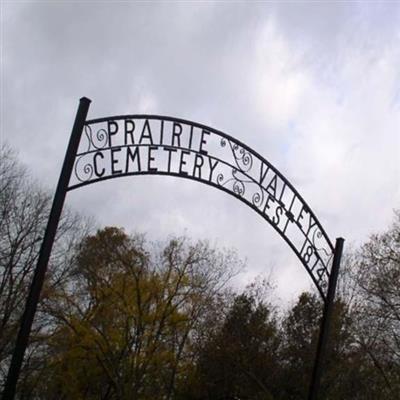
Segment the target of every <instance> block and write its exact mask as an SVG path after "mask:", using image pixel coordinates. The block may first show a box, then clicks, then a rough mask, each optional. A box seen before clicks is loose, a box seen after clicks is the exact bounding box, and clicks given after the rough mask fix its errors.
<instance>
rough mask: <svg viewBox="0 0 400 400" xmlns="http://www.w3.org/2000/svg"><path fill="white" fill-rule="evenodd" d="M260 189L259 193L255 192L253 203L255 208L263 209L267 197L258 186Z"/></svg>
mask: <svg viewBox="0 0 400 400" xmlns="http://www.w3.org/2000/svg"><path fill="white" fill-rule="evenodd" d="M258 189H259V191H257V192H255V193H254V194H253V197H252V198H251V202H252V203H253V205H254V206H256V207H261V205H262V204H263V202H264V197H265V195H264V191H263V189H262V188H261V187H260V186H258Z"/></svg>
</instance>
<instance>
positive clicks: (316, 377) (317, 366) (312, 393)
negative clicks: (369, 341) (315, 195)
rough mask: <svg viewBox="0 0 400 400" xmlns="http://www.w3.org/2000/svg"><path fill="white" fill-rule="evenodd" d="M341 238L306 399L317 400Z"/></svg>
mask: <svg viewBox="0 0 400 400" xmlns="http://www.w3.org/2000/svg"><path fill="white" fill-rule="evenodd" d="M343 243H344V239H343V238H337V239H336V244H335V252H334V255H333V262H332V269H331V275H330V277H329V286H328V294H327V297H326V301H325V305H324V313H323V315H322V321H321V328H320V332H319V338H318V346H317V353H316V356H315V362H314V369H313V373H312V378H311V384H310V390H309V393H308V400H317V398H318V397H317V396H318V391H319V386H320V381H321V374H322V368H323V364H324V358H325V353H326V345H327V342H328V336H329V329H330V323H331V319H332V312H333V305H334V300H335V292H336V283H337V278H338V275H339V267H340V260H341V258H342V252H343Z"/></svg>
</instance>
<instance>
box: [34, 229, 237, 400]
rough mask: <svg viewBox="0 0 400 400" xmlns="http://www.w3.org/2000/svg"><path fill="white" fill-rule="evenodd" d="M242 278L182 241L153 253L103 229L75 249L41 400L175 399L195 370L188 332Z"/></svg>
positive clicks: (225, 260)
mask: <svg viewBox="0 0 400 400" xmlns="http://www.w3.org/2000/svg"><path fill="white" fill-rule="evenodd" d="M237 268H241V262H240V261H239V260H238V259H237V257H236V255H235V254H234V253H233V252H225V253H222V252H218V251H216V250H215V249H212V248H211V247H210V246H209V245H208V244H207V243H205V242H198V243H195V244H191V243H190V242H188V240H186V239H183V238H177V239H172V240H170V241H169V243H168V244H167V245H166V246H161V245H158V246H155V247H151V246H149V244H148V243H147V242H146V240H145V239H144V237H143V236H139V235H135V236H128V235H126V234H125V233H124V232H123V231H122V230H121V229H118V228H105V229H103V230H99V231H98V232H97V233H96V235H93V236H88V237H87V238H86V239H85V240H84V241H83V242H82V245H81V246H80V248H79V250H78V253H77V256H76V265H75V268H74V276H73V279H72V280H71V282H70V283H69V284H68V285H66V286H65V287H63V288H59V290H58V291H57V293H55V294H54V296H53V298H52V299H49V300H48V301H47V303H46V311H47V312H48V313H49V314H50V315H52V316H53V317H54V319H55V329H54V330H53V331H52V332H51V336H50V337H49V340H48V354H49V357H48V362H47V370H46V374H45V379H42V381H41V387H40V388H39V391H38V392H37V393H38V396H39V397H40V398H42V399H46V398H54V397H57V398H65V399H79V398H85V399H91V398H96V399H98V398H103V399H132V398H134V399H171V398H173V396H174V393H175V391H176V388H177V386H179V382H180V380H185V377H186V376H187V375H188V374H189V372H190V371H189V370H190V368H191V366H192V358H193V351H192V346H191V344H192V340H193V338H194V336H195V335H194V331H195V330H196V329H197V327H198V325H200V324H201V323H202V320H203V318H204V315H205V314H206V312H207V309H208V305H209V303H210V302H212V301H213V298H214V297H215V295H216V293H218V292H220V291H221V290H222V288H223V286H224V284H225V283H226V282H227V281H228V280H229V279H230V277H231V276H232V275H233V274H234V273H235V271H236V270H237Z"/></svg>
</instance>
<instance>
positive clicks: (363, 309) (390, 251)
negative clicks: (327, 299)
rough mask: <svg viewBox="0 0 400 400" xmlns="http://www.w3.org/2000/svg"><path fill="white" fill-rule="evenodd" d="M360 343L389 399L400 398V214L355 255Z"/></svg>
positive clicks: (382, 389) (381, 388)
mask: <svg viewBox="0 0 400 400" xmlns="http://www.w3.org/2000/svg"><path fill="white" fill-rule="evenodd" d="M354 267H355V268H354V270H355V271H354V279H355V282H356V284H357V286H358V289H359V291H358V295H359V299H360V300H359V303H360V305H359V307H358V318H357V322H358V325H357V328H358V332H359V343H360V345H361V346H362V348H363V349H364V351H365V353H366V354H367V355H368V356H369V358H370V360H371V361H372V363H373V364H374V366H375V368H376V372H377V374H378V375H379V377H380V380H381V383H380V385H379V386H380V390H381V391H382V393H384V395H385V396H386V398H400V212H399V211H397V212H395V216H394V222H393V224H392V225H391V226H390V227H389V229H387V230H386V231H385V232H383V233H381V234H375V235H372V236H371V238H370V240H369V241H368V242H367V243H365V244H364V245H363V246H362V247H361V249H360V250H359V251H358V252H357V254H356V260H355V266H354Z"/></svg>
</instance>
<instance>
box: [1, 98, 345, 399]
mask: <svg viewBox="0 0 400 400" xmlns="http://www.w3.org/2000/svg"><path fill="white" fill-rule="evenodd" d="M89 105H90V100H89V99H87V98H82V99H81V100H80V105H79V109H78V112H77V115H76V119H75V123H74V126H73V129H72V133H71V138H70V142H69V145H68V149H67V153H66V156H65V160H64V164H63V167H62V171H61V175H60V179H59V182H58V186H57V189H56V194H55V197H54V201H53V206H52V209H51V213H50V217H49V221H48V225H47V228H46V232H45V236H44V239H43V243H42V247H41V250H40V254H39V259H38V264H37V267H36V270H35V274H34V277H33V281H32V285H31V289H30V293H29V296H28V299H27V302H26V307H25V311H24V315H23V318H22V322H21V326H20V330H19V333H18V337H17V342H16V347H15V351H14V354H13V358H12V361H11V364H10V369H9V373H8V377H7V381H6V386H5V390H4V397H3V398H4V399H13V398H14V393H15V388H16V383H17V380H18V375H19V371H20V368H21V365H22V360H23V356H24V352H25V348H26V346H27V343H28V338H29V334H30V330H31V326H32V322H33V318H34V314H35V311H36V307H37V303H38V300H39V296H40V291H41V287H42V284H43V280H44V276H45V272H46V268H47V263H48V260H49V257H50V253H51V248H52V245H53V242H54V237H55V233H56V230H57V226H58V222H59V218H60V214H61V211H62V207H63V204H64V200H65V196H66V193H67V192H68V191H71V190H75V189H77V188H80V187H82V186H85V185H89V184H92V183H95V182H99V181H103V180H106V179H112V178H117V177H123V176H130V175H169V176H175V177H180V178H185V179H191V180H195V181H199V182H201V183H204V184H207V185H209V186H213V187H215V188H217V189H219V190H222V191H224V192H226V193H229V194H230V195H232V196H234V197H236V198H237V199H239V200H240V201H242V202H244V203H245V204H246V205H248V206H249V207H250V208H251V209H253V210H254V211H255V212H257V213H258V214H259V215H260V216H261V217H262V218H264V219H265V220H266V221H267V222H268V223H269V224H270V225H271V226H272V227H273V228H274V229H275V230H276V231H277V232H278V233H279V235H280V236H281V237H282V238H283V239H284V240H285V242H286V243H287V244H288V245H289V246H290V248H291V249H292V250H293V252H294V253H295V254H296V255H297V257H298V258H299V260H300V261H301V263H302V264H303V266H304V267H305V269H306V270H307V272H308V274H309V275H310V276H311V279H312V280H313V282H314V284H315V286H316V288H317V289H318V291H319V293H320V295H321V297H322V299H323V302H324V313H323V318H322V322H321V329H320V337H319V342H318V348H317V354H316V359H315V364H314V370H313V376H312V379H311V385H310V392H309V399H310V400H311V399H315V398H316V396H317V392H318V386H319V381H320V374H321V367H322V360H323V355H324V351H325V347H326V340H327V334H328V330H329V322H330V319H331V314H332V307H333V301H334V296H335V290H336V281H337V275H338V270H339V265H340V258H341V254H342V248H343V239H341V238H339V239H337V240H336V246H335V247H334V246H333V245H332V243H331V241H330V239H329V237H328V235H327V234H326V232H325V230H324V229H323V227H322V226H321V224H320V222H319V221H318V219H317V218H316V216H315V214H314V213H313V212H312V211H311V209H310V207H309V206H308V205H307V203H306V202H305V201H304V199H303V198H302V197H301V196H300V194H299V193H298V192H297V190H296V189H295V188H294V187H293V185H292V184H291V183H290V182H289V181H288V180H287V179H286V178H285V177H284V176H283V175H282V174H281V173H280V172H279V171H278V169H277V168H275V167H274V166H273V165H272V164H271V163H270V162H268V161H267V160H266V159H265V158H263V157H262V156H260V155H259V154H258V153H257V152H256V151H254V150H252V149H251V148H249V147H248V146H247V145H245V144H244V143H242V142H240V141H239V140H237V139H235V138H233V137H231V136H229V135H227V134H225V133H223V132H220V131H218V130H215V129H213V128H210V127H207V126H204V125H202V124H198V123H195V122H192V121H187V120H183V119H178V118H171V117H165V116H158V115H125V116H113V117H107V118H99V119H94V120H88V121H87V120H86V116H87V113H88V109H89ZM82 133H84V135H82Z"/></svg>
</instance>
